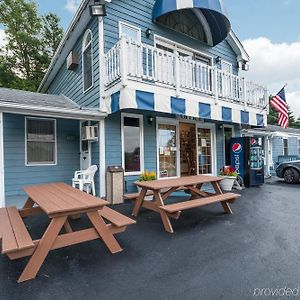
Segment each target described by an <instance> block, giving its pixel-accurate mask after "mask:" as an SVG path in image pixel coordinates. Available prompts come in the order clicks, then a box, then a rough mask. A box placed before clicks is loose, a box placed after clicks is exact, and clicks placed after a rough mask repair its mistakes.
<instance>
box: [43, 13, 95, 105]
mask: <svg viewBox="0 0 300 300" xmlns="http://www.w3.org/2000/svg"><path fill="white" fill-rule="evenodd" d="M87 29H90V30H91V31H92V35H93V44H92V50H93V76H94V85H93V87H92V88H91V89H90V90H88V91H87V92H85V93H84V92H83V77H82V40H83V36H84V34H85V31H86V30H87ZM73 49H74V50H75V51H76V53H77V55H78V67H77V69H76V70H75V71H70V70H67V65H66V61H65V63H64V64H63V65H62V67H61V68H60V70H59V72H58V74H57V75H56V77H55V78H54V80H53V81H52V83H51V85H50V86H49V89H48V93H49V94H56V95H60V94H63V95H65V96H67V97H69V98H70V99H71V100H73V101H75V102H76V103H77V104H78V105H80V106H86V107H99V101H100V100H99V99H100V95H99V91H100V87H99V70H100V68H99V34H98V18H92V19H91V22H90V24H89V25H88V26H87V28H86V29H85V30H83V31H82V35H81V36H80V37H79V38H78V40H77V42H76V44H75V46H74V48H73Z"/></svg>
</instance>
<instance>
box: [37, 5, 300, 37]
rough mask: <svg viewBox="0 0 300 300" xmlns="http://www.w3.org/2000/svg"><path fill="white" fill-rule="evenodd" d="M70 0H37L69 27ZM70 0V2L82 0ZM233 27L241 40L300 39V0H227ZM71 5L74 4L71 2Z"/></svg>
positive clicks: (42, 10) (41, 7) (46, 10)
mask: <svg viewBox="0 0 300 300" xmlns="http://www.w3.org/2000/svg"><path fill="white" fill-rule="evenodd" d="M67 2H68V0H51V1H45V0H37V3H38V5H39V8H40V11H41V12H42V13H45V12H48V11H53V12H55V13H57V14H58V15H59V16H60V17H61V19H62V22H61V23H62V25H63V27H64V28H66V27H67V26H68V24H69V22H70V20H71V18H72V15H73V12H70V11H68V10H67V8H66V5H67ZM78 2H79V1H78V0H69V3H71V4H72V3H74V4H75V5H76V3H78ZM224 2H225V5H226V7H227V10H228V13H229V17H230V19H231V22H232V24H233V29H234V30H235V32H236V33H237V34H238V36H239V38H240V39H241V40H245V39H249V38H257V37H260V36H263V37H267V38H269V39H270V40H271V41H272V42H274V43H278V42H287V43H291V42H294V41H300V18H299V15H300V0H250V1H249V0H247V1H246V0H224ZM69 5H70V4H69Z"/></svg>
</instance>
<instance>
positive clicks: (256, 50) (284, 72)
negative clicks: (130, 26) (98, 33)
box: [0, 0, 300, 117]
mask: <svg viewBox="0 0 300 300" xmlns="http://www.w3.org/2000/svg"><path fill="white" fill-rule="evenodd" d="M36 1H37V3H38V5H39V10H40V13H43V14H44V13H46V12H49V11H52V12H55V13H56V14H58V15H59V16H60V17H61V24H62V26H63V27H64V28H65V29H66V28H67V26H68V25H69V23H70V21H71V19H72V16H73V15H74V13H75V9H76V5H78V3H79V2H80V0H50V1H49V0H48V1H46V0H36ZM128 1H130V0H128ZM224 2H225V5H226V7H227V10H228V13H229V17H230V20H231V23H232V26H233V29H234V31H235V32H236V33H237V35H238V37H239V38H240V40H241V41H242V42H243V45H244V47H245V48H246V50H247V51H248V53H249V54H250V57H251V61H250V71H249V72H247V73H246V74H243V76H245V77H247V78H249V79H251V80H253V81H255V82H259V83H261V84H262V85H267V87H268V89H269V93H270V94H274V93H276V92H277V91H279V90H280V89H281V87H282V86H283V85H284V84H285V83H288V87H287V100H288V102H289V104H290V105H291V107H292V109H293V111H294V113H295V115H296V116H297V117H298V116H300V71H299V70H300V0H247V1H246V0H224ZM2 35H3V32H2ZM0 46H1V30H0Z"/></svg>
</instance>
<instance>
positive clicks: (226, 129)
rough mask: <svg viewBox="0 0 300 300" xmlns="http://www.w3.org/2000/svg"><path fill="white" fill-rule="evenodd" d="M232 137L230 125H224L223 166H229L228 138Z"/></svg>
mask: <svg viewBox="0 0 300 300" xmlns="http://www.w3.org/2000/svg"><path fill="white" fill-rule="evenodd" d="M232 137H233V129H232V127H224V153H225V166H230V163H231V162H230V155H231V151H230V150H231V149H230V140H231V138H232Z"/></svg>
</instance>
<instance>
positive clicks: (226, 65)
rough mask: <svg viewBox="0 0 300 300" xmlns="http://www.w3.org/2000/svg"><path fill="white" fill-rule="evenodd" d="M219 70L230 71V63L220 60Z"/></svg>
mask: <svg viewBox="0 0 300 300" xmlns="http://www.w3.org/2000/svg"><path fill="white" fill-rule="evenodd" d="M221 70H222V71H225V72H227V73H232V64H230V63H229V62H227V61H225V60H221Z"/></svg>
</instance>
